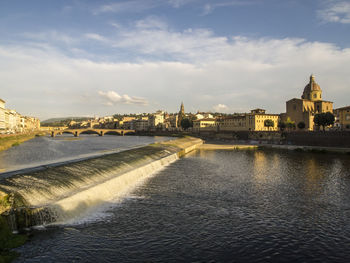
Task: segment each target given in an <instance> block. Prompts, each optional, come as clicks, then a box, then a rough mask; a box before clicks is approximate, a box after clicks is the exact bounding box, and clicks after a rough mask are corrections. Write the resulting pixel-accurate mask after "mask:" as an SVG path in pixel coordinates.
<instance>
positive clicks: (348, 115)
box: [334, 106, 350, 130]
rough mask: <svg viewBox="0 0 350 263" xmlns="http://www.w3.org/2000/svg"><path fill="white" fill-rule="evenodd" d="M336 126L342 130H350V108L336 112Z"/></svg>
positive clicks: (336, 110) (339, 109) (343, 108)
mask: <svg viewBox="0 0 350 263" xmlns="http://www.w3.org/2000/svg"><path fill="white" fill-rule="evenodd" d="M334 115H335V118H336V126H337V127H339V128H340V129H341V130H350V106H347V107H342V108H338V109H335V110H334Z"/></svg>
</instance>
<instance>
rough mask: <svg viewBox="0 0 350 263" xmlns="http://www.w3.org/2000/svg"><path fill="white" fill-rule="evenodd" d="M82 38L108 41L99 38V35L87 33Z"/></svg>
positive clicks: (101, 37)
mask: <svg viewBox="0 0 350 263" xmlns="http://www.w3.org/2000/svg"><path fill="white" fill-rule="evenodd" d="M84 36H85V37H86V38H88V39H92V40H96V41H101V42H107V41H108V40H107V39H106V38H105V37H103V36H101V35H99V34H95V33H87V34H85V35H84Z"/></svg>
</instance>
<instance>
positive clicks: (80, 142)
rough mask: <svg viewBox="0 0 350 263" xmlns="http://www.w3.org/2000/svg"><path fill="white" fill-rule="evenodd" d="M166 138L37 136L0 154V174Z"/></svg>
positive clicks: (124, 148)
mask: <svg viewBox="0 0 350 263" xmlns="http://www.w3.org/2000/svg"><path fill="white" fill-rule="evenodd" d="M168 139H169V138H167V137H150V136H115V135H105V136H96V135H83V134H81V135H80V136H79V137H73V136H72V135H60V136H57V137H55V138H52V137H46V136H45V137H37V138H34V139H32V140H29V141H26V142H24V143H22V144H21V145H19V146H16V147H12V148H10V149H8V150H6V151H2V152H0V173H1V172H6V171H9V170H17V169H23V168H28V167H33V166H38V165H43V164H48V163H55V162H62V161H68V160H74V159H77V158H84V157H89V156H92V155H101V154H103V153H107V152H110V151H122V150H126V149H128V148H131V147H137V146H142V145H147V144H150V143H153V142H157V141H164V140H168Z"/></svg>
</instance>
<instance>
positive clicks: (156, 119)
mask: <svg viewBox="0 0 350 263" xmlns="http://www.w3.org/2000/svg"><path fill="white" fill-rule="evenodd" d="M163 123H164V112H163V111H161V110H159V111H157V112H156V113H154V114H152V115H150V116H149V118H148V125H149V127H150V128H151V129H155V128H161V127H162V124H163Z"/></svg>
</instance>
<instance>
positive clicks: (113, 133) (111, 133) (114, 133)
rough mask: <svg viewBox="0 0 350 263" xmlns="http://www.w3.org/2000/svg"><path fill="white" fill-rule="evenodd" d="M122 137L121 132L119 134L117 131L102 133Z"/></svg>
mask: <svg viewBox="0 0 350 263" xmlns="http://www.w3.org/2000/svg"><path fill="white" fill-rule="evenodd" d="M106 134H107V135H123V132H121V131H117V130H115V131H105V132H104V135H106Z"/></svg>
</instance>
